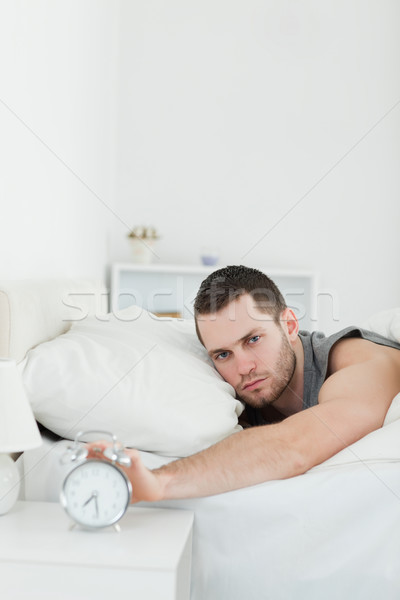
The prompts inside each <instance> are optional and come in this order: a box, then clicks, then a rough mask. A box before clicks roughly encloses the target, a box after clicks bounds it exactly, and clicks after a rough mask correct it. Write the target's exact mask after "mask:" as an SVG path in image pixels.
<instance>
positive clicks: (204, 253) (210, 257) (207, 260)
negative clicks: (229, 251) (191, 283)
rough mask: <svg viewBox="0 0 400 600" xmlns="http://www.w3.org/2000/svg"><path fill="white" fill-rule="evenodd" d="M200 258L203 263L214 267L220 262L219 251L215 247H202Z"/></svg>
mask: <svg viewBox="0 0 400 600" xmlns="http://www.w3.org/2000/svg"><path fill="white" fill-rule="evenodd" d="M200 258H201V262H202V263H203V265H206V266H207V267H213V266H214V265H216V264H217V263H218V260H219V252H218V250H216V249H215V248H202V249H201V254H200Z"/></svg>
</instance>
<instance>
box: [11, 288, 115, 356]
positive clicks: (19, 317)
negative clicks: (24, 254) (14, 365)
mask: <svg viewBox="0 0 400 600" xmlns="http://www.w3.org/2000/svg"><path fill="white" fill-rule="evenodd" d="M107 311H108V293H107V290H106V288H105V286H104V284H102V283H101V282H94V281H88V280H79V279H56V280H43V279H42V280H40V279H39V280H29V279H26V280H20V281H2V282H1V281H0V357H1V358H13V359H14V360H16V361H17V362H20V361H21V360H23V358H24V357H25V355H26V353H27V352H28V350H30V349H31V348H33V347H34V346H37V345H38V344H40V343H41V342H45V341H47V340H51V339H53V338H55V337H56V336H58V335H60V334H62V333H65V332H66V331H68V329H69V328H70V327H71V324H72V322H73V321H78V320H81V319H83V318H85V317H86V316H87V315H94V314H98V315H104V314H106V313H107Z"/></svg>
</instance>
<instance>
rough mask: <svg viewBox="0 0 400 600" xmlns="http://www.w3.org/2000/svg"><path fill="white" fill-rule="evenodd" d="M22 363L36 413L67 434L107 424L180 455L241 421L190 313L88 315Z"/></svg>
mask: <svg viewBox="0 0 400 600" xmlns="http://www.w3.org/2000/svg"><path fill="white" fill-rule="evenodd" d="M103 319H104V317H103ZM21 369H22V378H23V382H24V384H25V386H26V390H27V393H28V397H29V399H30V402H31V405H32V409H33V411H34V414H35V416H36V418H37V420H38V421H39V422H40V423H42V424H43V425H45V426H46V427H47V428H48V429H50V430H51V431H54V432H55V433H57V434H59V435H61V436H63V437H65V438H69V439H73V438H74V436H75V435H76V433H77V432H78V431H81V430H86V429H103V430H107V431H111V432H112V433H114V434H116V435H117V436H118V438H119V439H120V441H122V442H123V443H124V444H125V445H127V446H130V447H135V448H138V449H140V450H147V451H151V452H157V453H159V454H164V455H166V456H177V457H180V456H187V455H189V454H193V453H194V452H197V451H199V450H202V449H204V448H206V447H208V446H210V445H211V444H213V443H215V442H217V441H219V440H221V439H223V438H224V437H226V436H228V435H230V434H232V433H234V432H236V431H238V430H240V429H241V427H240V426H239V425H238V416H239V415H240V414H241V412H242V410H243V406H242V404H241V402H239V401H238V400H236V399H235V392H234V389H233V388H232V387H231V386H230V385H229V384H228V383H226V382H225V381H224V380H223V379H222V378H221V377H220V376H219V374H218V373H217V372H216V370H215V369H214V367H213V366H212V363H211V361H210V360H209V358H208V356H207V353H206V351H205V350H204V348H203V347H202V346H201V344H200V342H199V341H198V339H197V336H196V333H195V329H194V323H193V322H191V321H181V320H177V319H165V318H163V319H161V318H157V317H155V316H154V315H152V314H151V313H148V312H147V311H145V310H143V309H141V308H139V307H136V306H134V307H130V308H128V309H126V310H123V311H120V312H119V313H117V314H115V315H114V314H110V315H107V317H106V320H99V318H97V317H90V318H87V319H85V320H84V321H81V322H77V323H75V324H73V326H72V328H71V329H70V331H69V332H68V333H66V334H64V335H61V336H59V337H57V338H56V339H54V340H52V341H50V342H45V343H43V344H40V345H39V346H37V347H36V348H34V349H33V350H31V351H30V352H29V353H28V355H27V358H26V361H25V362H24V364H23V365H22V366H21ZM91 439H93V437H92V438H91Z"/></svg>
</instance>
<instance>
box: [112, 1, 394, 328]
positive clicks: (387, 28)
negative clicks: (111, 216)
mask: <svg viewBox="0 0 400 600" xmlns="http://www.w3.org/2000/svg"><path fill="white" fill-rule="evenodd" d="M121 10H122V12H121V35H120V42H121V55H120V62H119V64H120V87H119V94H118V100H119V105H118V118H119V124H118V158H117V165H118V169H117V202H116V205H115V208H116V211H117V212H118V215H119V216H120V217H121V219H122V220H123V221H124V223H125V225H126V223H128V224H129V225H131V226H133V225H138V224H143V223H145V224H154V225H156V226H157V228H158V229H159V230H160V232H161V233H162V235H163V240H162V241H161V242H160V243H159V245H158V248H157V253H158V254H159V256H160V259H161V260H162V261H163V262H189V263H193V264H195V263H198V261H199V258H198V257H199V251H200V248H201V246H202V245H203V244H204V243H206V244H212V245H218V246H219V248H220V252H221V262H222V263H225V264H226V263H239V262H240V263H243V264H248V265H270V266H271V267H282V268H303V269H307V270H314V271H316V272H319V274H320V285H319V289H320V291H321V292H328V294H331V295H332V296H333V297H334V310H333V308H332V302H331V299H330V297H329V295H328V296H323V295H321V297H320V300H319V317H320V327H321V328H323V329H325V330H326V331H327V332H330V331H334V330H337V329H339V328H340V327H341V326H345V325H347V324H349V323H351V322H357V323H359V322H360V321H362V319H363V318H365V317H367V316H368V315H369V314H370V313H372V312H375V311H376V310H380V309H383V308H388V307H390V306H394V305H396V304H397V305H399V304H400V278H399V276H398V264H399V261H398V257H399V255H400V241H399V216H400V214H399V213H400V203H399V197H400V175H399V168H398V165H399V158H400V135H399V134H400V106H399V104H397V105H396V106H395V104H396V103H398V102H399V101H400V52H399V50H400V42H399V38H398V23H399V20H400V3H399V2H397V1H396V0H372V1H371V0H370V1H369V2H365V0H350V1H348V0H332V1H328V0H323V1H321V0H302V1H301V2H295V1H291V0H279V1H278V0H274V1H271V0H270V1H268V0H247V1H246V2H243V1H242V0H203V1H202V2H187V0H169V1H168V2H164V1H163V0H146V2H140V1H136V0H135V1H132V0H122V4H121ZM393 107H394V108H393ZM391 109H392V110H391ZM125 225H123V224H122V223H119V222H118V221H116V220H114V221H113V233H112V243H111V258H112V259H113V260H128V259H129V247H128V244H127V240H126V226H125ZM334 318H335V319H336V320H334Z"/></svg>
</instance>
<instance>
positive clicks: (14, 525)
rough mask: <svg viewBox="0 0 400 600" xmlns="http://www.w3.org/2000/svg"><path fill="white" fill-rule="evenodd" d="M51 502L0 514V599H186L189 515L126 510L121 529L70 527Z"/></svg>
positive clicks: (26, 504)
mask: <svg viewBox="0 0 400 600" xmlns="http://www.w3.org/2000/svg"><path fill="white" fill-rule="evenodd" d="M70 524H71V521H70V520H69V519H68V517H67V515H66V514H65V513H64V511H63V509H62V508H61V506H60V505H59V504H57V503H52V502H27V501H22V502H17V504H16V505H15V507H14V508H13V509H12V510H11V511H10V512H9V513H8V514H6V515H3V516H1V517H0V539H1V544H0V596H1V598H4V600H25V599H26V600H28V599H29V600H33V599H35V600H36V599H37V600H39V599H40V600H54V598H57V600H71V599H72V598H73V600H91V599H92V598H93V599H96V600H103V599H104V600H105V599H107V600H110V598H116V597H120V598H132V599H133V598H134V599H135V600H136V599H137V600H188V599H189V595H190V564H191V547H192V525H193V513H192V512H190V511H184V510H172V509H160V508H140V507H136V506H135V507H130V508H129V510H128V512H127V514H126V515H125V516H124V517H123V519H122V520H121V522H120V524H121V532H120V533H117V532H116V531H115V530H114V529H113V528H108V529H106V530H103V531H93V532H92V531H84V530H81V529H78V528H75V529H73V530H70V529H69V526H70Z"/></svg>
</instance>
